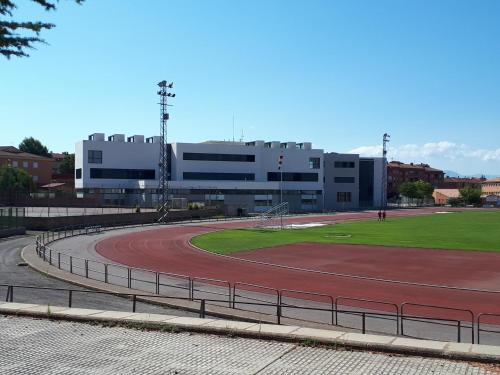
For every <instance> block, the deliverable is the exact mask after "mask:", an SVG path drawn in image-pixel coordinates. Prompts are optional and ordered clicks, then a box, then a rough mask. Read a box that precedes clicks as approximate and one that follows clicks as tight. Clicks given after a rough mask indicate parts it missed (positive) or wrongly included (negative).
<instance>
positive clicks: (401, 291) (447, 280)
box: [96, 209, 500, 320]
mask: <svg viewBox="0 0 500 375" xmlns="http://www.w3.org/2000/svg"><path fill="white" fill-rule="evenodd" d="M433 211H436V210H434V209H422V210H406V211H405V210H400V211H391V212H390V215H391V216H392V217H394V216H407V215H416V214H429V213H432V212H433ZM373 216H374V214H373V213H354V214H338V215H334V216H316V217H313V216H305V217H295V218H291V219H287V222H295V223H300V222H317V221H330V222H333V221H345V220H361V219H368V218H373ZM253 225H255V222H246V223H244V222H230V223H227V222H226V223H223V224H207V225H199V226H191V225H190V226H177V227H168V228H161V229H155V230H151V231H147V232H135V233H129V234H124V235H118V236H115V237H111V238H108V239H105V240H103V241H100V242H99V243H97V245H96V251H97V252H98V253H99V254H101V255H102V256H104V257H106V258H108V259H110V260H112V261H115V262H118V263H121V264H125V265H128V266H132V267H138V268H146V269H150V270H155V271H159V272H171V273H177V274H184V275H189V276H191V277H205V278H215V279H222V280H227V281H229V282H230V283H231V284H232V283H234V282H244V283H250V284H258V285H262V286H266V287H270V288H275V289H295V290H302V291H311V292H317V293H324V294H328V295H332V296H334V297H336V296H349V297H355V298H365V299H372V300H381V301H386V302H392V303H396V304H401V303H402V302H412V303H420V304H429V305H439V306H448V307H453V308H459V309H470V310H472V311H473V312H474V314H475V315H477V314H479V313H481V312H488V313H497V314H500V294H491V293H484V292H473V291H458V290H449V289H438V288H428V287H422V286H412V285H404V284H395V283H386V282H379V281H370V280H361V279H354V278H347V277H340V276H333V275H328V274H323V273H318V272H314V271H326V272H336V273H342V274H351V275H360V276H368V277H376V278H387V279H392V280H400V281H408V282H417V283H426V284H440V285H449V286H457V287H466V288H480V289H492V290H493V289H494V290H496V289H500V254H498V253H487V252H479V251H478V252H466V251H455V250H429V249H413V248H394V247H384V246H365V245H324V244H301V245H292V246H280V247H275V248H272V249H265V250H257V251H252V252H244V253H239V254H238V255H237V256H233V257H221V256H218V255H216V254H211V253H207V252H204V251H201V250H197V249H195V248H193V247H192V246H191V245H190V243H189V240H190V239H191V238H192V237H193V236H195V235H198V234H201V233H206V232H210V231H213V230H219V229H223V228H234V227H244V226H247V227H248V226H253ZM430 252H432V254H430ZM247 260H255V261H262V262H269V263H273V264H269V265H266V264H259V263H252V262H248V261H247ZM280 265H282V266H291V267H300V268H306V269H308V270H309V271H308V270H299V269H289V268H283V267H280ZM408 312H410V313H427V311H426V310H412V311H408ZM436 313H438V315H436ZM444 313H445V312H444V311H439V312H438V311H435V312H433V316H435V317H439V316H441V317H445V314H444ZM452 315H453V316H454V317H455V318H456V319H463V320H466V319H467V318H468V317H467V315H466V314H462V313H457V314H452ZM446 316H448V317H450V314H449V312H448V313H446Z"/></svg>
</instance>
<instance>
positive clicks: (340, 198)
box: [337, 191, 352, 203]
mask: <svg viewBox="0 0 500 375" xmlns="http://www.w3.org/2000/svg"><path fill="white" fill-rule="evenodd" d="M351 201H352V194H351V192H350V191H338V192H337V202H340V203H347V202H351Z"/></svg>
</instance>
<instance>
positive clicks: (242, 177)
mask: <svg viewBox="0 0 500 375" xmlns="http://www.w3.org/2000/svg"><path fill="white" fill-rule="evenodd" d="M182 178H183V179H184V180H204V181H207V180H212V181H255V174H253V173H217V172H184V173H183V174H182Z"/></svg>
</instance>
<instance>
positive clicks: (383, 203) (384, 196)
mask: <svg viewBox="0 0 500 375" xmlns="http://www.w3.org/2000/svg"><path fill="white" fill-rule="evenodd" d="M390 139H391V136H390V135H389V134H387V133H385V134H384V137H383V140H382V186H381V197H380V198H381V199H380V206H381V208H383V209H385V208H386V206H387V143H388V142H389V141H390Z"/></svg>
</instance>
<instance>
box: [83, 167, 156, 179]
mask: <svg viewBox="0 0 500 375" xmlns="http://www.w3.org/2000/svg"><path fill="white" fill-rule="evenodd" d="M77 173H80V176H81V171H80V172H77ZM77 178H78V177H77ZM90 178H98V179H110V180H154V179H155V170H154V169H113V168H90Z"/></svg>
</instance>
